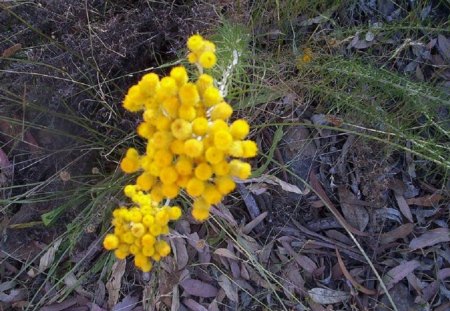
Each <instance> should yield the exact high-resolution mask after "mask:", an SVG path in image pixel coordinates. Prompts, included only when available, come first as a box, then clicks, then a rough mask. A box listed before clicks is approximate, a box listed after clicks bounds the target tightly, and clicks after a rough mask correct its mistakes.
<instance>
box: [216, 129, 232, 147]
mask: <svg viewBox="0 0 450 311" xmlns="http://www.w3.org/2000/svg"><path fill="white" fill-rule="evenodd" d="M232 143H233V137H232V136H231V134H230V133H229V132H228V131H218V132H217V133H215V134H214V146H216V148H217V149H220V150H224V151H225V150H228V149H229V148H230V146H231V144H232Z"/></svg>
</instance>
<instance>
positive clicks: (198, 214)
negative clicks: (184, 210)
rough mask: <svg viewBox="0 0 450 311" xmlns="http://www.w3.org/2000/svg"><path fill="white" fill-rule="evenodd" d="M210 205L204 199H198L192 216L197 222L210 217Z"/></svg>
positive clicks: (193, 206) (193, 207)
mask: <svg viewBox="0 0 450 311" xmlns="http://www.w3.org/2000/svg"><path fill="white" fill-rule="evenodd" d="M209 209H210V205H209V204H208V203H207V202H206V201H205V200H204V199H202V198H201V199H197V200H195V201H194V204H193V205H192V216H193V217H194V219H195V220H197V221H204V220H206V219H208V217H209Z"/></svg>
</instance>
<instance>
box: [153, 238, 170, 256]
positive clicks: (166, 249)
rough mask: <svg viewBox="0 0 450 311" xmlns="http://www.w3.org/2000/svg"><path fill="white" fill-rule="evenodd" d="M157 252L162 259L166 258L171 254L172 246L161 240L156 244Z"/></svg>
mask: <svg viewBox="0 0 450 311" xmlns="http://www.w3.org/2000/svg"><path fill="white" fill-rule="evenodd" d="M155 251H156V252H158V254H159V255H160V256H161V257H166V256H167V255H169V254H170V246H169V244H168V243H167V242H166V241H164V240H159V241H157V242H156V244H155Z"/></svg>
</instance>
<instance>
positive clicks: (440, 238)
mask: <svg viewBox="0 0 450 311" xmlns="http://www.w3.org/2000/svg"><path fill="white" fill-rule="evenodd" d="M443 242H450V230H449V229H448V228H438V229H433V230H429V231H427V232H425V233H424V234H422V235H421V236H420V237H417V238H414V239H412V240H411V242H410V243H409V248H410V249H411V250H416V249H419V248H424V247H428V246H432V245H435V244H437V243H443Z"/></svg>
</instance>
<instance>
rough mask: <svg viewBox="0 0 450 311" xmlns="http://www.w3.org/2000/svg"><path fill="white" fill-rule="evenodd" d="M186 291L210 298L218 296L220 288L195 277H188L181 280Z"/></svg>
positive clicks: (193, 294)
mask: <svg viewBox="0 0 450 311" xmlns="http://www.w3.org/2000/svg"><path fill="white" fill-rule="evenodd" d="M180 286H181V287H182V288H183V289H184V291H185V292H186V293H187V294H189V295H192V296H196V297H203V298H210V297H216V295H217V293H218V289H217V288H216V287H214V286H212V285H211V284H209V283H206V282H202V281H199V280H194V279H186V280H183V281H181V282H180Z"/></svg>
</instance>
